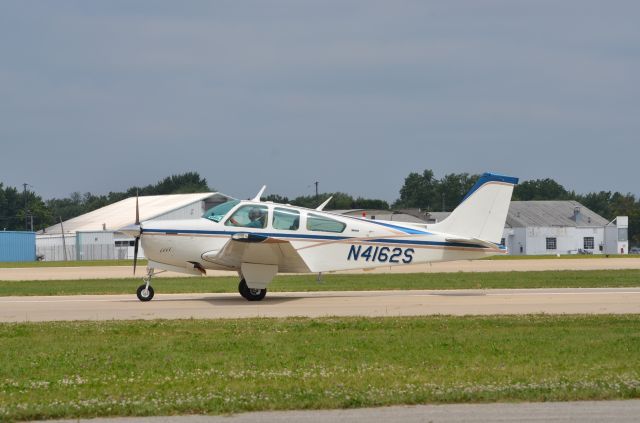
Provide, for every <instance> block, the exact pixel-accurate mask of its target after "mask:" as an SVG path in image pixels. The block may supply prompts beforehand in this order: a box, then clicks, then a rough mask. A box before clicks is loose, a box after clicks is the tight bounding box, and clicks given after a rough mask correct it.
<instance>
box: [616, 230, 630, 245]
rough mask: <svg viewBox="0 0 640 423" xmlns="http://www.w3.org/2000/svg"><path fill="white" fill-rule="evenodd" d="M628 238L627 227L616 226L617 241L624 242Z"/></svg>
mask: <svg viewBox="0 0 640 423" xmlns="http://www.w3.org/2000/svg"><path fill="white" fill-rule="evenodd" d="M628 240H629V232H628V230H627V228H618V241H620V242H626V241H628Z"/></svg>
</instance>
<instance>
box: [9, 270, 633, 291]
mask: <svg viewBox="0 0 640 423" xmlns="http://www.w3.org/2000/svg"><path fill="white" fill-rule="evenodd" d="M141 283H142V281H141V279H133V278H129V279H89V280H51V281H0V296H15V295H79V294H131V293H133V292H134V291H135V289H136V288H137V287H138V285H140V284H141ZM153 287H154V289H155V291H156V293H197V292H213V293H220V292H237V287H238V279H237V278H236V277H205V278H156V279H154V281H153ZM598 287H640V271H639V270H590V271H585V270H578V271H572V270H565V271H541V272H486V273H482V272H479V273H463V272H459V273H407V274H364V275H342V274H334V275H323V277H322V282H320V283H318V282H316V277H315V276H314V275H297V276H288V275H282V276H277V277H276V278H275V279H274V281H273V283H272V284H271V285H270V286H269V291H276V292H277V291H280V292H282V291H303V292H307V291H361V290H391V289H480V288H483V289H484V288H598Z"/></svg>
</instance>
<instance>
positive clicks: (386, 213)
mask: <svg viewBox="0 0 640 423" xmlns="http://www.w3.org/2000/svg"><path fill="white" fill-rule="evenodd" d="M326 211H328V212H331V213H337V214H344V215H347V216H357V217H362V213H365V217H366V218H367V219H371V218H372V217H375V219H376V220H388V221H396V222H406V223H425V221H424V219H420V218H418V217H416V216H413V215H411V214H408V213H403V212H399V211H390V210H375V209H350V210H326Z"/></svg>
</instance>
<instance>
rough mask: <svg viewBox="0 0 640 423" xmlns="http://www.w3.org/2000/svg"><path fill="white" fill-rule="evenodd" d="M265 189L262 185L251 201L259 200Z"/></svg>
mask: <svg viewBox="0 0 640 423" xmlns="http://www.w3.org/2000/svg"><path fill="white" fill-rule="evenodd" d="M265 189H267V186H266V185H263V186H262V189H261V190H260V191H259V192H258V193H257V194H256V196H255V197H253V200H252V201H260V197H262V193H263V192H264V190H265Z"/></svg>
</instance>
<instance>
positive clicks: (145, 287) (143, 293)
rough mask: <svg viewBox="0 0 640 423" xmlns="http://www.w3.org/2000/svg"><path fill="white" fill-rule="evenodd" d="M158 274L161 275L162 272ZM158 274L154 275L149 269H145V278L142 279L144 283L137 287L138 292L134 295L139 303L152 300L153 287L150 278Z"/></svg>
mask: <svg viewBox="0 0 640 423" xmlns="http://www.w3.org/2000/svg"><path fill="white" fill-rule="evenodd" d="M158 273H162V272H158ZM158 273H155V272H154V270H153V269H151V268H147V276H145V277H144V278H142V281H143V282H144V283H143V284H142V285H140V286H139V287H138V290H137V291H136V295H137V296H138V299H139V300H140V301H151V299H152V298H153V294H154V292H153V287H152V286H151V278H152V277H153V276H154V275H157V274H158Z"/></svg>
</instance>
